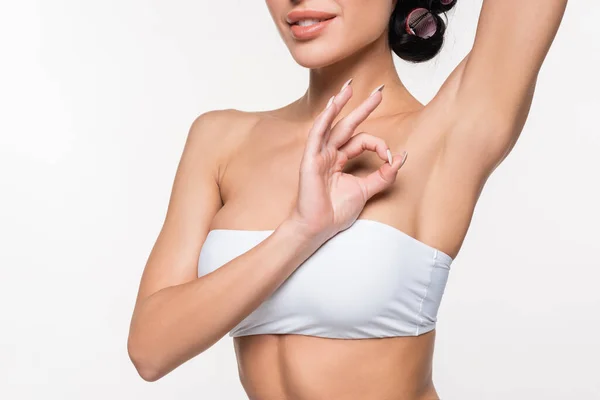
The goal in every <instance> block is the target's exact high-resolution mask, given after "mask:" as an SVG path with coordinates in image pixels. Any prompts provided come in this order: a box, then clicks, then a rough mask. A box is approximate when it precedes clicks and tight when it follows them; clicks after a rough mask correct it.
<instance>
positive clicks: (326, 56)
mask: <svg viewBox="0 0 600 400" xmlns="http://www.w3.org/2000/svg"><path fill="white" fill-rule="evenodd" d="M289 50H290V54H291V55H292V58H293V59H294V61H296V62H297V63H298V64H299V65H301V66H303V67H305V68H310V69H317V68H323V67H327V66H328V65H332V64H335V63H336V62H338V61H341V60H343V59H344V58H346V57H348V56H350V55H351V54H352V51H351V49H347V50H345V51H344V50H343V49H340V48H339V46H335V45H334V44H333V41H327V40H321V41H314V42H307V43H296V44H293V45H292V46H290V47H289Z"/></svg>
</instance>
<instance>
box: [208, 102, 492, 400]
mask: <svg viewBox="0 0 600 400" xmlns="http://www.w3.org/2000/svg"><path fill="white" fill-rule="evenodd" d="M234 114H235V115H236V118H238V119H239V121H241V122H240V123H239V126H240V127H243V128H242V129H240V131H238V132H235V133H231V136H232V137H227V142H228V143H229V145H228V149H227V156H226V157H225V158H224V159H223V162H222V165H220V167H219V186H220V191H221V197H222V201H223V207H222V208H221V209H220V210H219V212H218V213H217V214H216V215H215V217H214V219H213V222H212V224H211V227H210V229H244V230H246V229H247V230H271V229H275V227H277V226H278V225H279V223H280V222H281V221H282V220H283V219H284V218H285V217H286V216H287V215H288V213H289V211H290V209H291V207H292V205H293V202H294V199H295V197H296V193H297V188H298V170H299V166H300V160H301V158H302V153H303V151H304V140H305V137H306V132H307V130H308V129H309V127H310V126H309V125H301V124H298V123H296V122H294V121H290V120H289V119H287V118H285V115H286V113H285V110H283V109H282V110H276V111H274V112H261V113H247V112H237V111H236V112H234ZM360 131H366V132H369V133H371V134H374V135H376V136H379V137H381V138H383V139H385V140H386V142H387V144H388V145H389V147H390V149H391V151H392V153H394V154H398V153H400V152H401V151H402V150H407V151H408V159H407V162H406V163H405V165H404V166H403V167H402V169H401V170H400V172H399V174H398V177H397V179H396V182H395V183H394V185H393V187H392V188H391V190H388V191H386V192H383V193H381V194H379V195H376V196H375V197H373V198H372V199H371V200H370V201H369V202H368V203H367V204H366V206H365V208H364V209H363V211H362V213H361V214H360V215H359V217H358V218H359V219H361V218H364V219H371V220H376V221H380V222H383V223H385V224H388V225H390V226H393V227H395V228H397V229H399V230H401V231H403V232H405V233H406V234H408V235H410V236H412V237H414V238H416V239H417V240H419V241H421V242H423V243H426V244H428V245H430V246H432V247H434V248H437V249H439V250H441V251H443V252H445V253H446V254H448V255H450V256H451V257H453V258H454V257H455V256H456V255H457V253H458V251H459V249H460V246H461V245H462V241H463V239H464V237H465V234H466V231H467V229H468V225H469V222H470V220H471V216H472V213H473V208H474V206H475V203H476V200H477V197H478V196H479V191H480V188H481V185H482V182H467V183H465V182H460V183H459V185H458V186H457V185H456V183H457V182H456V181H455V179H456V177H455V176H453V175H452V171H448V170H447V169H445V168H444V165H443V159H444V157H443V155H444V149H443V135H444V124H442V123H436V120H435V110H433V111H431V109H429V110H428V107H425V108H423V109H421V110H418V111H416V112H411V113H407V114H399V115H397V116H393V117H385V118H379V119H376V120H373V121H369V120H367V121H366V122H365V123H363V124H362V125H361V126H359V128H358V129H357V131H356V132H357V133H358V132H360ZM381 163H382V160H380V159H379V158H378V157H377V156H376V155H374V154H373V153H371V152H365V153H364V154H362V155H361V156H359V157H358V158H356V159H354V160H351V161H350V162H349V163H348V165H347V166H346V168H345V172H348V173H352V174H354V175H359V176H360V175H366V174H368V173H370V172H371V171H374V170H375V169H377V168H379V166H380V165H381ZM434 337H435V330H433V331H431V332H428V333H425V334H422V335H420V336H414V337H393V338H382V339H361V340H344V339H329V338H321V337H312V336H302V335H255V336H243V337H236V338H235V339H234V343H235V349H236V354H237V359H238V364H239V373H240V378H241V381H242V384H243V386H244V388H245V390H246V392H247V393H248V395H249V397H250V398H251V399H260V400H281V399H286V400H309V399H310V400H317V399H340V400H343V399H348V400H353V399H366V398H368V399H407V400H425V399H437V398H438V396H437V394H436V391H435V389H434V387H433V383H432V356H433V348H434Z"/></svg>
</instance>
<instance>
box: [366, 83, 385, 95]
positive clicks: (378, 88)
mask: <svg viewBox="0 0 600 400" xmlns="http://www.w3.org/2000/svg"><path fill="white" fill-rule="evenodd" d="M384 86H385V83H384V84H383V85H381V86H379V87H377V88H376V89H375V90H373V91H372V92H371V94H370V95H369V96H373V95H374V94H375V93H377V92H378V91H379V92H381V91H382V90H383V87H384Z"/></svg>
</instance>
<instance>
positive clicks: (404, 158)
mask: <svg viewBox="0 0 600 400" xmlns="http://www.w3.org/2000/svg"><path fill="white" fill-rule="evenodd" d="M402 157H403V158H402V162H401V163H400V166H399V167H398V169H400V168H402V166H403V165H404V163H405V162H406V159H407V158H408V153H407V152H406V150H404V151H403V152H402Z"/></svg>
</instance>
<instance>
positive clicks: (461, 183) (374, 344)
mask: <svg viewBox="0 0 600 400" xmlns="http://www.w3.org/2000/svg"><path fill="white" fill-rule="evenodd" d="M566 3H567V2H566V0H551V1H548V0H530V1H528V2H522V1H521V0H484V3H483V8H482V12H481V15H480V20H479V25H478V29H477V33H476V39H475V43H474V46H473V49H472V50H471V52H470V53H469V54H468V55H467V56H466V57H465V58H464V60H463V61H462V62H461V63H460V64H459V65H458V66H457V67H456V68H455V70H454V71H453V72H452V73H451V74H450V76H449V77H448V78H447V80H446V81H445V83H444V84H443V85H442V87H441V89H440V90H439V92H438V93H437V94H436V96H435V97H434V98H433V100H432V101H430V102H429V103H428V104H427V105H426V106H424V105H422V104H421V103H420V102H419V101H417V100H416V99H415V98H414V97H413V96H412V95H411V94H410V93H409V92H408V90H407V89H406V88H405V87H404V85H403V84H402V81H401V80H400V78H399V77H398V75H397V72H396V70H395V68H394V65H393V58H392V53H391V52H390V49H389V47H388V43H387V23H388V20H389V15H390V13H391V11H392V9H393V7H394V4H395V3H394V1H392V0H377V1H374V0H314V1H311V0H306V1H287V0H267V6H268V8H269V11H270V12H271V15H272V16H273V19H274V20H275V23H276V26H277V28H278V29H279V32H280V34H281V36H282V39H283V40H284V42H285V44H286V45H287V46H288V48H289V51H290V53H291V55H292V57H293V58H294V60H295V61H296V62H298V63H299V64H300V65H302V66H304V67H306V68H308V69H310V82H309V87H308V89H307V91H306V93H305V94H304V96H302V97H301V98H300V99H298V100H296V101H295V102H293V103H291V104H289V105H286V106H285V107H282V108H280V109H277V110H273V111H268V112H241V111H236V110H220V111H211V112H207V113H205V114H203V115H201V116H200V117H199V118H198V119H197V120H196V121H195V122H194V124H193V125H192V128H191V129H190V132H189V135H188V139H187V142H186V144H185V148H184V151H183V155H182V158H181V162H180V164H179V168H178V170H177V175H176V178H175V182H174V185H173V190H172V194H171V201H170V203H169V207H168V210H167V216H166V219H165V222H164V225H163V228H162V230H161V232H160V234H159V237H158V239H157V241H156V244H155V245H154V248H153V250H152V252H151V254H150V257H149V258H148V261H147V265H146V267H145V270H144V273H143V276H142V280H141V283H140V288H139V292H138V298H137V302H136V305H135V310H134V314H133V318H132V323H131V329H130V335H129V340H128V350H129V354H130V357H131V359H132V361H133V363H134V365H135V367H136V368H137V370H138V372H139V373H140V375H141V376H142V378H144V379H146V380H148V381H155V380H157V379H159V378H161V377H162V376H164V375H166V374H167V373H169V372H170V371H172V370H173V369H175V368H177V367H178V366H179V365H181V364H182V363H184V362H186V361H187V360H189V359H191V358H193V357H195V356H197V355H198V354H200V353H202V352H203V351H204V350H206V349H207V348H209V347H210V346H212V345H213V344H214V343H215V342H216V341H218V340H219V339H220V338H222V337H223V336H224V335H225V334H226V333H227V332H228V331H229V330H230V329H232V328H233V327H234V326H235V325H236V324H237V323H238V322H239V321H241V320H242V319H243V318H244V317H246V316H247V315H248V314H249V313H250V312H252V311H253V310H254V309H256V307H258V306H259V305H260V304H261V302H262V301H264V300H265V299H266V298H268V296H270V295H271V294H272V293H273V292H274V291H275V290H276V289H277V288H278V287H279V286H280V285H281V284H282V282H284V281H285V280H286V279H287V277H289V276H290V275H291V274H292V272H293V271H294V270H295V269H297V268H299V266H300V265H301V263H302V262H303V261H304V260H306V259H307V258H308V257H310V256H311V255H312V254H313V253H314V252H315V251H317V250H318V249H319V247H320V246H321V245H322V244H323V243H324V242H325V241H326V240H328V239H329V238H331V237H332V236H333V235H335V234H336V233H337V232H339V231H340V230H343V229H345V228H347V227H348V226H350V225H351V224H352V222H353V221H354V220H355V219H357V218H365V219H372V220H377V221H380V222H383V223H386V224H388V225H390V226H393V227H395V228H397V229H400V230H402V231H403V232H405V233H407V234H409V235H411V236H412V237H414V238H416V239H417V240H419V241H421V242H424V243H426V244H428V245H430V246H432V247H435V248H437V249H439V250H441V251H443V252H445V253H447V254H449V255H450V256H452V257H456V255H457V254H458V252H459V250H460V248H461V245H462V242H463V239H464V237H465V235H466V232H467V229H468V226H469V223H470V220H471V217H472V214H473V210H474V207H475V204H476V202H477V199H478V197H479V194H480V193H481V190H482V188H483V186H484V184H485V182H486V180H487V179H488V177H489V176H490V174H491V173H492V172H493V170H494V169H495V168H496V167H497V166H498V165H499V164H500V163H501V162H502V160H504V159H505V157H506V156H507V155H508V153H509V152H510V150H511V149H512V147H513V146H514V144H515V142H516V140H517V138H518V136H519V135H520V132H521V130H522V127H523V125H524V123H525V120H526V118H527V114H528V111H529V107H530V105H531V101H532V97H533V93H534V87H535V83H536V79H537V75H538V71H539V69H540V67H541V65H542V62H543V60H544V58H545V56H546V54H547V51H548V49H549V47H550V44H551V43H552V40H553V38H554V36H555V34H556V31H557V29H558V26H559V24H560V20H561V18H562V15H563V13H564V10H565V7H566ZM459 4H460V1H459ZM292 9H314V10H324V11H328V12H331V13H334V14H336V19H335V21H334V22H335V24H333V23H332V24H330V25H329V26H328V29H327V31H326V32H325V33H324V34H322V35H321V36H319V37H317V38H315V39H311V40H308V41H299V40H296V39H295V38H294V37H293V36H292V35H291V33H290V31H289V27H288V26H287V23H286V21H285V17H286V15H287V13H288V12H290V11H291V10H292ZM507 25H508V26H510V29H507ZM357 26H358V27H359V28H357ZM523 38H527V40H524V39H523ZM349 78H353V81H352V83H351V85H349V86H348V87H347V88H346V89H345V90H344V91H342V92H339V89H340V87H341V86H342V84H343V83H344V82H346V81H347V80H348V79H349ZM381 84H385V88H384V90H383V91H382V92H377V93H376V94H375V95H373V96H369V93H371V91H372V90H373V89H374V88H376V87H377V86H379V85H381ZM336 93H337V95H336V97H335V101H334V103H333V105H332V106H331V107H329V108H327V109H325V105H326V103H327V101H328V99H329V98H330V97H331V96H332V95H334V94H336ZM361 132H366V134H361V135H357V134H359V133H361ZM363 146H364V148H366V150H364V148H363ZM387 148H389V149H390V150H391V153H392V154H393V155H394V159H393V163H392V165H389V164H388V163H387V157H386V154H385V149H387ZM403 151H407V153H408V157H407V159H406V161H405V164H404V165H403V166H402V167H401V168H400V165H401V163H402V161H403V157H402V156H401V154H402V152H403ZM340 168H343V171H341V170H340ZM347 198H350V199H351V201H342V200H343V199H347ZM211 229H244V230H270V229H273V230H274V232H273V234H272V235H270V236H269V237H268V238H266V239H265V240H264V241H262V242H261V243H259V244H258V245H257V246H255V247H254V248H252V249H251V250H249V251H248V252H247V253H244V254H242V255H240V256H239V257H237V258H235V259H233V260H231V261H230V262H228V263H226V264H224V265H223V266H221V267H220V268H218V269H217V270H216V271H214V272H212V273H210V274H207V275H205V276H202V277H200V278H198V276H197V263H198V257H199V254H200V250H201V248H202V244H203V242H204V240H205V238H206V236H207V234H208V232H209V231H210V230H211ZM300 268H301V266H300ZM434 339H435V330H434V331H431V332H428V333H426V334H423V335H420V336H416V337H392V338H385V339H361V340H343V339H328V338H320V337H310V336H299V335H257V336H246V337H239V338H235V349H236V355H237V359H238V363H239V371H240V379H241V381H242V384H243V385H244V388H245V390H246V392H247V393H248V396H249V398H251V399H260V400H271V399H272V400H280V399H290V400H291V399H294V400H305V399H306V400H308V399H310V400H313V399H347V400H354V399H367V398H368V399H407V400H425V399H438V398H439V396H438V394H437V392H436V390H435V388H434V386H433V383H432V356H433V349H434Z"/></svg>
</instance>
